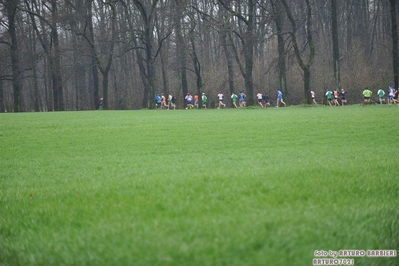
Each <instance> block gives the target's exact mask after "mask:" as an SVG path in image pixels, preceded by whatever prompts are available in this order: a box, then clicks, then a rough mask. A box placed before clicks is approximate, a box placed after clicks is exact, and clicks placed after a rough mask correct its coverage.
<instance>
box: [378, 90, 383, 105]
mask: <svg viewBox="0 0 399 266" xmlns="http://www.w3.org/2000/svg"><path fill="white" fill-rule="evenodd" d="M377 93H378V100H379V101H380V104H382V102H384V101H385V99H384V96H385V91H384V90H383V89H379V90H378V92H377Z"/></svg>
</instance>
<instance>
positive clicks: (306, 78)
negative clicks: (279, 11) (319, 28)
mask: <svg viewBox="0 0 399 266" xmlns="http://www.w3.org/2000/svg"><path fill="white" fill-rule="evenodd" d="M282 1H283V4H284V7H285V10H286V12H287V16H288V19H289V20H290V22H291V32H290V35H291V39H292V45H293V47H294V51H295V56H296V59H297V61H298V64H299V67H300V68H301V69H302V70H303V82H304V91H305V98H304V99H305V102H306V103H307V104H311V97H310V67H311V65H312V64H313V61H314V56H315V47H314V43H313V37H312V6H311V4H310V1H309V0H305V3H306V6H305V12H306V15H305V22H306V27H305V28H306V40H307V43H306V45H307V46H308V47H309V58H308V60H307V62H305V61H304V59H303V58H302V55H301V50H300V49H299V44H298V40H297V30H298V28H297V23H296V20H295V18H294V17H293V15H292V12H291V9H290V7H289V6H288V3H287V0H282Z"/></svg>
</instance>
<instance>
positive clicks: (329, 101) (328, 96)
mask: <svg viewBox="0 0 399 266" xmlns="http://www.w3.org/2000/svg"><path fill="white" fill-rule="evenodd" d="M326 96H327V102H328V105H329V106H332V96H333V92H332V91H330V90H329V89H328V88H327V90H326Z"/></svg>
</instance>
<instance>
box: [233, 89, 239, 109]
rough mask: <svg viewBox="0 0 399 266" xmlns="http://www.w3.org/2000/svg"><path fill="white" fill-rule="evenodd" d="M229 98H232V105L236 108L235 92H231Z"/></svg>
mask: <svg viewBox="0 0 399 266" xmlns="http://www.w3.org/2000/svg"><path fill="white" fill-rule="evenodd" d="M231 99H232V100H233V105H234V107H235V108H237V99H238V96H237V94H235V93H234V92H233V94H232V95H231Z"/></svg>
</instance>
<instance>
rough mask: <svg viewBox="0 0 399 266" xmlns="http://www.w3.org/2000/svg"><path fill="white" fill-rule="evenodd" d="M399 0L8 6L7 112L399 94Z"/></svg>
mask: <svg viewBox="0 0 399 266" xmlns="http://www.w3.org/2000/svg"><path fill="white" fill-rule="evenodd" d="M398 14H399V12H398V4H397V1H396V0H328V1H317V0H290V1H288V0H245V1H244V0H196V1H194V0H45V1H43V0H42V1H39V0H0V112H23V111H63V110H93V109H98V108H99V99H100V98H103V107H104V108H106V109H141V108H154V106H155V102H154V95H155V94H158V93H166V94H173V95H175V96H176V98H177V99H178V101H177V105H178V106H183V104H184V100H183V99H184V96H185V95H186V94H187V93H188V92H190V93H194V94H195V93H197V94H198V95H201V94H202V92H205V93H206V94H207V95H208V98H209V100H210V101H209V102H210V103H211V105H212V104H213V102H216V101H217V99H216V95H217V94H218V92H222V93H224V94H225V95H231V94H232V93H233V92H235V93H239V92H240V91H242V92H244V93H246V95H247V103H248V105H254V104H255V95H256V94H257V93H258V92H262V93H263V92H267V93H268V94H269V95H270V97H271V98H272V99H273V98H276V97H277V89H280V90H281V91H282V92H283V94H284V97H285V101H286V102H288V103H290V104H301V103H308V104H310V103H311V101H312V100H311V97H310V91H311V90H313V91H315V92H316V97H319V98H320V99H322V98H323V96H324V92H325V90H326V88H335V89H340V88H345V89H346V90H347V91H348V92H349V93H348V101H349V103H350V102H352V103H354V102H360V101H361V98H362V95H361V91H363V90H364V89H365V88H366V87H368V88H370V89H371V90H375V91H377V90H378V89H379V88H387V87H388V86H390V85H391V86H394V87H395V88H398V87H399V83H398V76H399V60H398V28H397V21H398Z"/></svg>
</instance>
